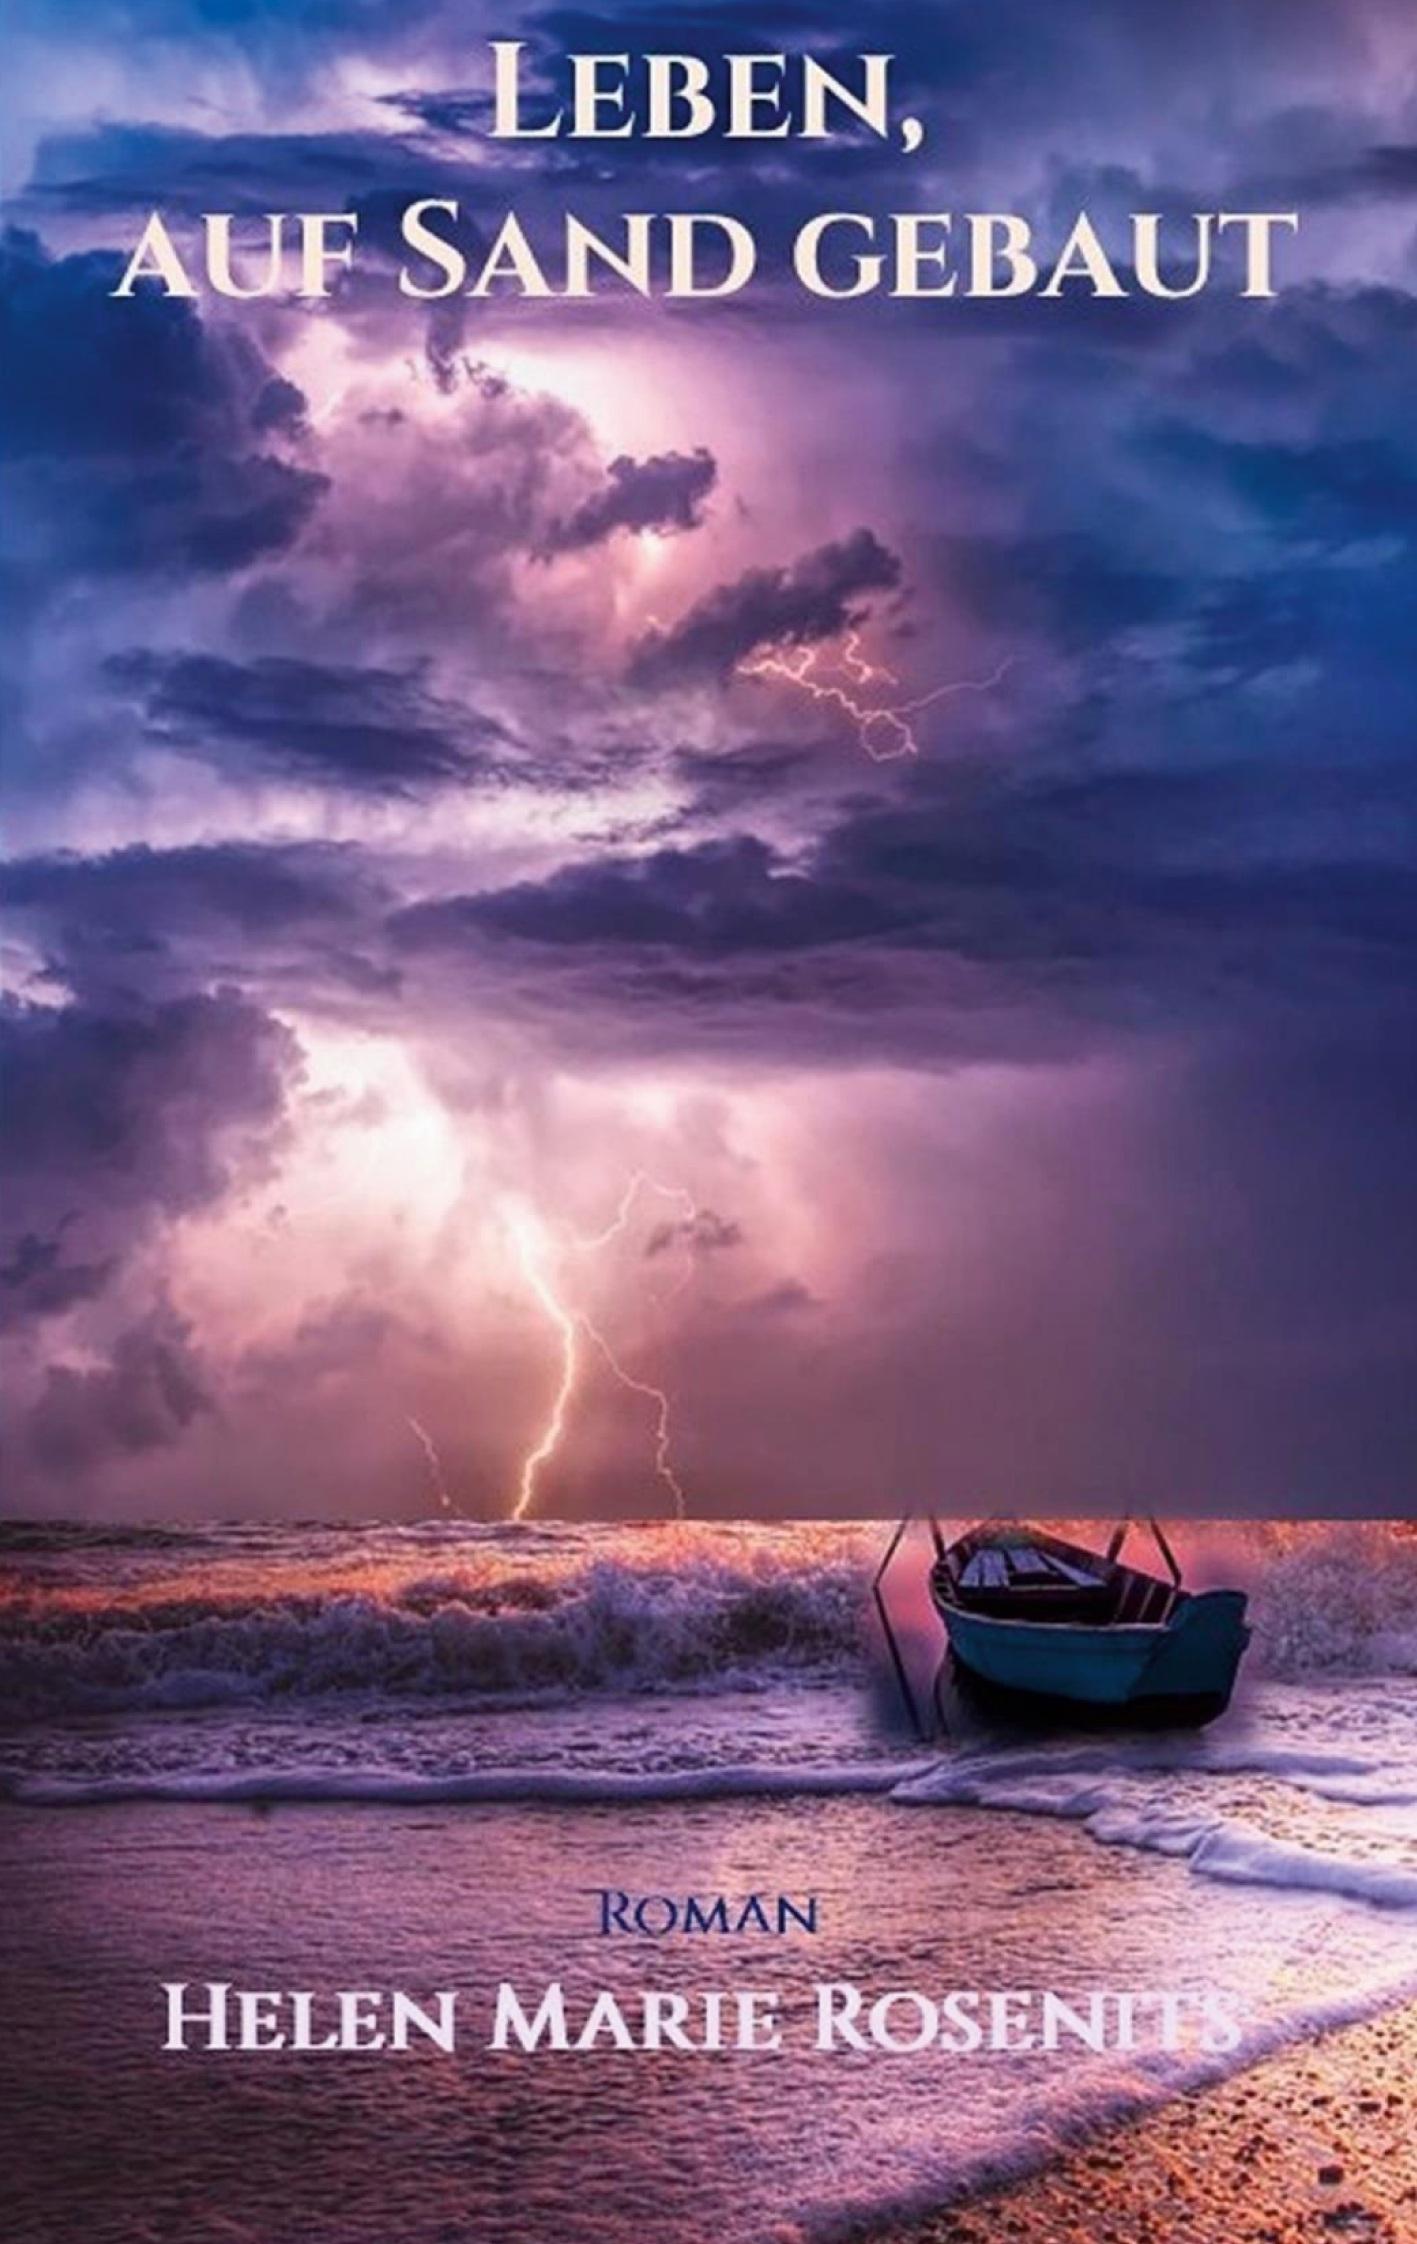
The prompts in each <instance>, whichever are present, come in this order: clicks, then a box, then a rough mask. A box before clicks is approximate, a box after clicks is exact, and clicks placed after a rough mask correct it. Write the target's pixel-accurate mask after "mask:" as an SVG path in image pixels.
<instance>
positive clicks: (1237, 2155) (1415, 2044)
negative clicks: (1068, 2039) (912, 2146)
mask: <svg viewBox="0 0 1417 2244" xmlns="http://www.w3.org/2000/svg"><path fill="white" fill-rule="evenodd" d="M852 2235H853V2238H854V2239H855V2240H856V2244H1004V2240H1009V2244H1014V2240H1016V2244H1317V2240H1319V2239H1325V2238H1327V2239H1333V2240H1334V2244H1410V2240H1411V2239H1412V2238H1413V2237H1417V2002H1409V2003H1403V2004H1401V2005H1399V2006H1397V2007H1396V2008H1395V2009H1392V2010H1388V2011H1384V2012H1382V2013H1381V2014H1380V2015H1379V2016H1378V2017H1376V2018H1370V2019H1366V2020H1364V2021H1363V2023H1362V2024H1360V2025H1356V2026H1346V2027H1338V2028H1335V2029H1333V2030H1331V2031H1329V2032H1327V2033H1321V2034H1316V2035H1314V2036H1313V2037H1312V2038H1311V2039H1309V2040H1306V2041H1302V2042H1299V2043H1296V2044H1295V2045H1294V2046H1293V2047H1292V2048H1290V2049H1286V2050H1283V2051H1281V2052H1279V2053H1278V2054H1277V2055H1275V2056H1273V2057H1267V2058H1262V2059H1261V2060H1260V2061H1259V2062H1258V2063H1257V2064H1255V2065H1252V2066H1250V2067H1248V2068H1247V2069H1246V2070H1245V2071H1244V2072H1241V2073H1236V2074H1235V2075H1233V2076H1232V2077H1231V2078H1230V2079H1228V2080H1226V2081H1223V2082H1220V2083H1218V2084H1217V2085H1216V2086H1214V2087H1212V2088H1206V2089H1200V2090H1197V2091H1195V2092H1193V2093H1190V2094H1186V2095H1182V2096H1179V2097H1177V2098H1176V2099H1175V2100H1174V2101H1173V2102H1171V2103H1168V2104H1163V2105H1161V2106H1159V2107H1157V2108H1156V2109H1154V2110H1151V2111H1148V2112H1145V2113H1142V2114H1141V2115H1139V2116H1138V2117H1137V2118H1136V2119H1133V2120H1129V2121H1126V2122H1124V2123H1123V2124H1121V2125H1120V2126H1118V2127H1115V2128H1113V2129H1111V2130H1109V2131H1108V2132H1107V2133H1105V2134H1102V2135H1099V2136H1096V2137H1094V2138H1093V2139H1091V2140H1090V2141H1088V2142H1084V2143H1081V2144H1078V2145H1076V2146H1075V2147H1073V2148H1071V2149H1068V2150H1064V2151H1062V2152H1061V2153H1060V2154H1059V2155H1058V2157H1057V2158H1055V2159H1054V2160H1053V2161H1052V2162H1051V2163H1050V2164H1049V2165H1048V2166H1046V2167H1044V2168H1043V2169H1042V2170H1041V2171H1039V2172H1037V2173H1035V2174H1032V2175H1030V2176H1028V2177H1027V2178H1025V2179H1023V2180H1020V2181H1017V2182H1011V2183H1006V2184H1003V2185H1001V2186H999V2187H996V2188H993V2189H986V2190H984V2191H981V2192H978V2193H976V2194H975V2195H974V2196H972V2197H969V2198H967V2199H964V2200H962V2201H961V2202H959V2203H958V2204H955V2205H951V2206H948V2207H946V2208H944V2209H943V2210H941V2211H939V2212H936V2213H932V2214H928V2215H926V2216H923V2217H919V2218H915V2219H911V2220H905V2221H898V2222H892V2223H890V2224H889V2225H887V2226H884V2227H882V2226H879V2225H873V2226H871V2227H869V2228H862V2229H856V2230H853V2231H852Z"/></svg>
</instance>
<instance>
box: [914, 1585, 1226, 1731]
mask: <svg viewBox="0 0 1417 2244" xmlns="http://www.w3.org/2000/svg"><path fill="white" fill-rule="evenodd" d="M942 1617H943V1620H944V1624H945V1628H946V1630H947V1632H948V1634H949V1640H950V1646H951V1649H952V1650H953V1652H954V1655H955V1659H956V1661H957V1663H958V1664H959V1666H960V1667H961V1668H963V1669H964V1670H965V1671H966V1673H967V1674H968V1675H969V1676H970V1677H972V1678H974V1679H975V1680H976V1681H978V1682H980V1683H983V1684H984V1685H986V1686H987V1687H989V1688H990V1689H991V1690H992V1691H995V1692H999V1693H1004V1694H1007V1695H1008V1696H1009V1697H1011V1698H1015V1699H1019V1700H1022V1701H1026V1702H1030V1703H1032V1704H1040V1705H1046V1706H1047V1707H1049V1708H1051V1709H1053V1710H1054V1711H1055V1712H1056V1710H1057V1708H1058V1705H1059V1702H1060V1701H1061V1702H1064V1703H1065V1704H1066V1705H1067V1706H1068V1707H1070V1708H1076V1709H1078V1710H1080V1711H1091V1712H1094V1713H1098V1714H1105V1713H1112V1714H1115V1715H1118V1716H1123V1717H1126V1718H1129V1719H1133V1718H1134V1719H1153V1720H1154V1719H1161V1720H1175V1721H1190V1722H1194V1721H1207V1720H1210V1719H1211V1718H1212V1717H1213V1716H1214V1715H1216V1714H1219V1713H1222V1712H1223V1711H1224V1709H1225V1707H1226V1706H1227V1705H1228V1704H1229V1702H1230V1694H1231V1691H1232V1690H1233V1688H1234V1684H1235V1676H1236V1672H1237V1670H1238V1668H1239V1665H1240V1660H1241V1657H1242V1655H1243V1653H1244V1649H1245V1646H1246V1644H1247V1643H1248V1642H1249V1635H1250V1632H1249V1630H1248V1628H1247V1627H1246V1626H1245V1600H1244V1597H1243V1596H1242V1595H1241V1593H1240V1592H1239V1591H1238V1590H1209V1591H1206V1592H1203V1593H1202V1594H1200V1595H1198V1596H1192V1597H1187V1598H1186V1599H1185V1600H1184V1602H1183V1603H1182V1604H1180V1605H1179V1606H1178V1607H1177V1609H1176V1611H1175V1613H1174V1614H1173V1615H1172V1616H1171V1618H1170V1619H1169V1620H1168V1621H1166V1622H1164V1623H1161V1624H1151V1625H1143V1626H1127V1625H1125V1624H1123V1625H1120V1626H1111V1627H1094V1626H1087V1625H1084V1624H1081V1623H1079V1624H1076V1625H1070V1624H1067V1623H1058V1622H1051V1623H1050V1622H1034V1621H1017V1620H1010V1619H1001V1618H998V1617H995V1616H993V1615H987V1614H981V1613H971V1612H967V1611H965V1610H963V1609H962V1608H961V1607H959V1606H957V1605H947V1606H945V1607H944V1609H943V1615H942Z"/></svg>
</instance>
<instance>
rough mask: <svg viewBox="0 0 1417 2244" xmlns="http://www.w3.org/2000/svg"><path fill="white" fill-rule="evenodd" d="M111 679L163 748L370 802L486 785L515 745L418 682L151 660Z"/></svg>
mask: <svg viewBox="0 0 1417 2244" xmlns="http://www.w3.org/2000/svg"><path fill="white" fill-rule="evenodd" d="M105 667H106V670H107V674H108V676H109V677H110V678H111V679H112V680H113V681H114V683H115V684H116V685H118V686H119V687H122V688H127V689H128V690H130V691H131V692H132V693H134V694H135V696H136V697H137V699H138V701H139V703H140V706H141V708H142V711H143V715H144V718H145V721H146V726H147V730H148V733H149V736H150V737H151V738H153V739H155V740H159V741H161V742H163V743H164V744H165V745H167V746H171V747H176V748H179V749H182V750H184V751H186V752H188V753H190V754H193V755H198V756H205V757H207V758H208V759H209V760H211V761H212V762H214V763H218V764H220V765H223V766H224V767H226V768H228V769H236V770H241V769H243V768H251V769H253V770H257V771H267V772H274V773H280V774H283V775H285V776H288V777H290V778H293V779H304V780H309V781H313V782H315V783H317V784H320V785H324V786H329V787H337V788H344V789H348V790H350V791H351V792H354V793H359V794H362V793H370V794H385V795H405V794H415V793H418V792H420V791H423V790H425V789H427V788H428V787H430V786H436V785H438V784H439V783H440V782H444V781H451V780H460V781H467V780H470V779H474V778H476V777H478V776H480V775H485V774H486V773H488V772H490V771H493V770H495V769H496V768H497V765H496V757H495V755H494V754H493V753H492V747H493V744H494V743H497V742H500V741H502V740H503V739H504V738H505V735H504V733H503V731H502V728H501V726H499V725H498V724H496V723H495V722H494V721H493V720H492V719H490V718H485V717H479V716H477V715H476V714H475V713H474V712H472V711H468V710H462V709H456V708H454V707H453V706H452V705H451V704H450V703H447V702H441V701H439V700H438V699H437V698H436V696H435V695H434V694H432V693H431V692H430V691H429V689H428V686H427V683H426V681H425V680H424V679H423V677H422V676H421V675H420V674H419V672H417V671H416V670H389V669H374V668H360V667H358V666H356V665H348V666H344V667H335V666H334V665H332V664H329V663H317V662H306V661H301V660H298V659H296V658H294V657H291V656H283V655H263V656H259V657H257V658H255V659H254V660H252V661H248V662H233V661H230V660H228V659H226V658H225V657H223V656H221V655H214V654H161V653H156V652H153V651H151V650H147V649H141V648H140V649H134V650H133V651H131V652H129V653H126V654H122V655H115V656H112V657H110V659H109V661H108V662H107V664H106V666H105Z"/></svg>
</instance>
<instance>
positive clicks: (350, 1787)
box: [3, 1761, 913, 1807]
mask: <svg viewBox="0 0 1417 2244" xmlns="http://www.w3.org/2000/svg"><path fill="white" fill-rule="evenodd" d="M906 1773H913V1772H910V1771H907V1772H906ZM901 1776H902V1768H901V1764H900V1763H899V1762H895V1761H861V1762H835V1763H824V1764H821V1765H819V1766H814V1767H798V1766H793V1765H792V1764H789V1763H783V1764H781V1765H774V1764H772V1763H766V1762H753V1763H740V1764H737V1765H734V1764H732V1763H723V1764H718V1765H714V1764H709V1765H707V1766H703V1767H699V1768H689V1769H682V1768H663V1769H568V1768H557V1767H548V1766H544V1765H543V1766H536V1767H530V1768H483V1769H464V1770H460V1771H456V1772H451V1773H449V1774H447V1775H429V1774H427V1773H423V1772H419V1771H416V1770H400V1769H389V1768H316V1769H310V1768H298V1769H220V1770H200V1769H199V1770H187V1771H177V1772H171V1773H163V1772H160V1771H152V1772H149V1773H144V1774H132V1775H117V1774H114V1775H103V1776H94V1777H65V1776H43V1775H23V1776H11V1777H9V1778H8V1779H7V1780H5V1782H4V1787H3V1788H4V1791H5V1793H6V1796H7V1797H8V1798H10V1799H12V1800H14V1801H16V1802H18V1803H19V1804H21V1805H22V1806H26V1807H92V1806H96V1805H100V1804H105V1803H112V1802H116V1801H123V1800H168V1801H178V1800H191V1801H229V1802H234V1803H246V1804H258V1805H273V1804H275V1803H277V1802H282V1801H302V1800H303V1801H312V1802H314V1801H339V1800H369V1801H384V1802H387V1803H389V1804H390V1805H393V1806H427V1805H433V1804H449V1805H456V1804H458V1803H466V1804H479V1803H488V1802H504V1803H520V1804H526V1805H532V1804H535V1803H537V1802H546V1803H548V1804H550V1803H569V1804H573V1805H577V1804H578V1805H583V1806H597V1805H609V1804H622V1805H625V1806H632V1805H634V1804H635V1803H637V1802H641V1801H660V1800H740V1799H792V1798H798V1797H804V1796H805V1797H822V1796H827V1797H832V1796H841V1797H848V1796H851V1795H854V1794H865V1793H883V1792H889V1791H890V1790H891V1789H892V1787H893V1786H894V1785H896V1784H898V1783H899V1782H900V1780H901Z"/></svg>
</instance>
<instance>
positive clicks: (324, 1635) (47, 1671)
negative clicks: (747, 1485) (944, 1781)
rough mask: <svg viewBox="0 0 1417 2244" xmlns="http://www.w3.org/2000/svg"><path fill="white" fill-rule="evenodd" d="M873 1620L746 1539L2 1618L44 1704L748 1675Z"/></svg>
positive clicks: (5, 1637) (701, 1684) (739, 1680)
mask: <svg viewBox="0 0 1417 2244" xmlns="http://www.w3.org/2000/svg"><path fill="white" fill-rule="evenodd" d="M862 1615H863V1581H862V1575H861V1571H860V1569H859V1567H858V1565H857V1564H856V1563H855V1562H854V1560H852V1559H850V1558H847V1557H843V1558H840V1559H838V1560H837V1561H836V1562H835V1563H823V1562H819V1563H818V1564H817V1565H815V1566H813V1567H802V1566H798V1565H792V1564H787V1563H783V1562H782V1561H781V1560H780V1559H777V1558H774V1557H773V1556H771V1555H770V1554H768V1553H764V1552H755V1551H751V1550H750V1551H747V1552H745V1553H743V1554H742V1556H741V1557H739V1558H737V1559H734V1558H731V1557H727V1556H722V1555H717V1556H716V1555H711V1554H700V1555H698V1556H695V1557H690V1558H684V1559H680V1560H679V1561H677V1562H676V1563H674V1564H672V1565H665V1566H652V1565H645V1564H639V1563H631V1562H629V1561H626V1560H617V1559H597V1560H593V1561H591V1562H590V1563H588V1564H584V1565H580V1566H576V1567H573V1568H570V1569H567V1568H564V1567H563V1568H547V1569H545V1570H542V1571H537V1570H535V1569H534V1568H533V1569H527V1570H524V1571H522V1572H520V1573H502V1574H500V1575H496V1576H494V1577H493V1578H491V1579H488V1578H486V1577H485V1576H481V1575H478V1574H475V1573H474V1574H466V1575H464V1574H462V1573H459V1572H458V1571H457V1569H456V1568H454V1569H452V1570H450V1571H447V1572H445V1573H442V1574H438V1575H433V1576H424V1577H422V1578H420V1579H417V1580H413V1581H405V1582H402V1583H399V1584H397V1585H394V1586H384V1587H380V1588H377V1589H353V1588H348V1587H335V1588H331V1589H328V1590H320V1591H314V1592H307V1593H302V1594H298V1595H297V1594H282V1593H280V1592H276V1593H275V1594H271V1593H270V1592H267V1591H263V1592H261V1593H259V1594H256V1595H242V1594H235V1593H227V1594H220V1593H189V1594H184V1595H181V1596H165V1597H158V1598H154V1597H144V1598H141V1599H137V1598H126V1599H123V1600H117V1601H113V1602H108V1603H105V1602H103V1601H102V1600H99V1601H97V1602H94V1601H91V1600H85V1601H84V1602H82V1603H79V1604H72V1603H69V1604H66V1603H60V1602H56V1601H55V1600H54V1599H53V1598H44V1597H34V1598H31V1599H29V1600H27V1601H25V1602H24V1603H22V1604H17V1605H12V1606H11V1608H10V1610H9V1612H8V1613H7V1615H6V1617H5V1620H4V1624H3V1628H0V1699H3V1701H4V1703H5V1704H6V1705H7V1706H8V1707H9V1709H10V1710H11V1711H12V1713H14V1714H18V1715H22V1716H29V1717H34V1716H37V1715H45V1714H54V1713H63V1712H120V1711H124V1710H129V1709H154V1708H199V1707H214V1706H223V1705H231V1704H247V1703H252V1702H258V1701H273V1700H281V1699H308V1698H325V1697H331V1696H363V1697H367V1698H378V1699H389V1698H444V1697H467V1696H472V1697H476V1698H488V1699H496V1698H507V1699H519V1698H536V1697H538V1696H548V1695H557V1696H561V1695H571V1694H575V1693H578V1692H594V1691H607V1690H613V1691H645V1690H682V1689H696V1688H697V1689H720V1690H722V1689H729V1688H742V1689H752V1688H755V1687H766V1686H767V1685H769V1684H771V1683H773V1682H775V1681H781V1680H783V1679H785V1678H800V1677H802V1676H804V1675H810V1674H814V1673H815V1674H822V1673H841V1672H843V1671H844V1670H846V1669H847V1668H849V1667H850V1666H851V1665H852V1664H853V1663H855V1662H857V1661H858V1660H859V1659H860V1657H861V1647H862V1635H863V1632H862Z"/></svg>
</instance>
